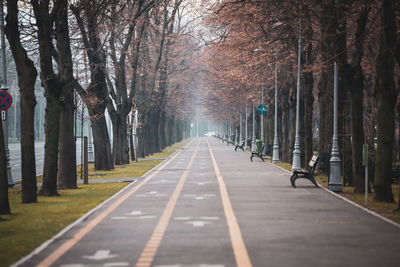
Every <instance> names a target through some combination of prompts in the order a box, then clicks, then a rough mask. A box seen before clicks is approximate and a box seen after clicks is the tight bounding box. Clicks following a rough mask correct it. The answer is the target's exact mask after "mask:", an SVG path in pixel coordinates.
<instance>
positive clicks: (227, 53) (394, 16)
mask: <svg viewBox="0 0 400 267" xmlns="http://www.w3.org/2000/svg"><path fill="white" fill-rule="evenodd" d="M399 11H400V3H399V2H398V1H393V0H383V1H366V0H365V1H364V0H359V1H341V0H329V1H314V0H307V1H253V0H245V1H233V0H232V1H231V0H226V1H219V2H218V3H217V4H215V5H214V6H213V7H212V10H211V14H210V15H209V17H208V20H207V23H208V26H209V29H210V32H211V34H213V36H214V37H215V38H214V39H213V40H212V42H211V43H210V45H209V46H208V47H207V49H206V50H205V61H206V62H207V64H208V66H209V72H208V73H207V74H206V77H207V78H208V79H209V80H210V81H211V82H209V83H208V90H207V92H206V95H207V99H208V101H207V105H208V111H209V112H210V113H211V114H213V116H214V117H215V118H217V120H218V121H220V122H225V121H230V123H231V124H234V125H238V117H239V116H238V115H237V114H238V112H239V111H241V112H243V111H244V106H245V103H246V102H247V103H248V104H250V106H251V103H255V104H260V102H261V93H262V92H261V87H262V86H266V89H267V90H266V103H267V104H268V106H269V107H270V108H269V110H270V111H272V112H270V114H269V115H268V116H267V118H266V119H267V121H266V123H265V124H264V125H265V127H266V131H264V132H265V133H266V135H265V140H266V143H273V141H272V138H273V134H272V131H273V110H274V108H273V98H274V78H275V77H274V73H275V67H276V66H277V75H278V88H279V89H278V90H279V92H278V97H279V103H278V105H279V113H278V114H279V137H280V147H281V153H282V156H281V159H282V160H283V161H290V160H291V154H292V149H293V144H294V134H295V133H294V128H295V127H294V123H295V119H294V118H295V109H296V106H295V105H296V79H297V65H298V64H297V48H298V38H299V36H301V37H302V45H301V63H302V64H301V100H300V103H301V107H300V136H301V151H302V163H304V162H308V161H309V160H310V158H311V156H312V153H313V151H314V150H315V149H317V150H319V151H325V152H328V151H329V148H330V145H331V142H332V141H331V140H332V133H333V80H334V79H333V63H334V62H337V64H338V66H339V95H340V100H339V113H340V114H339V139H340V147H341V151H342V159H343V158H344V157H347V158H351V160H350V161H349V162H350V167H349V168H348V169H349V170H350V171H349V173H345V175H346V176H347V182H348V183H349V184H352V185H354V186H355V191H356V192H360V193H361V192H363V191H364V169H363V167H362V145H363V143H369V144H370V147H371V148H372V147H373V139H374V137H375V135H376V138H377V149H376V152H375V158H376V160H375V179H374V184H373V187H374V194H375V199H376V200H377V201H385V202H392V201H393V200H394V198H393V193H392V190H391V184H392V177H393V175H392V163H393V161H394V160H395V159H396V157H397V155H394V153H393V151H394V148H395V120H396V118H397V119H398V118H399V111H400V105H399V104H398V100H397V99H398V96H399V93H400V83H399V81H400V80H399V79H398V78H399V74H400V72H399V68H400V57H399V55H400V35H399V33H400V31H399V29H400V12H399ZM250 118H251V117H250ZM247 119H249V118H247ZM397 123H398V122H397ZM350 178H351V179H350Z"/></svg>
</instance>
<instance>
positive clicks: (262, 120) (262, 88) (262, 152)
mask: <svg viewBox="0 0 400 267" xmlns="http://www.w3.org/2000/svg"><path fill="white" fill-rule="evenodd" d="M261 91H262V92H261V105H264V79H263V81H262V84H261ZM260 127H261V138H260V139H261V145H262V146H263V145H264V114H260ZM264 148H265V147H264ZM263 155H264V151H261V156H263Z"/></svg>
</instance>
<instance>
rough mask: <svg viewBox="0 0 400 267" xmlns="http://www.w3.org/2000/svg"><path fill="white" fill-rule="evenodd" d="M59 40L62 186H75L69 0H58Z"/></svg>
mask: <svg viewBox="0 0 400 267" xmlns="http://www.w3.org/2000/svg"><path fill="white" fill-rule="evenodd" d="M55 4H56V6H57V9H56V12H55V15H56V17H57V19H56V20H55V37H56V38H55V39H56V41H57V52H58V56H57V59H56V60H57V63H58V76H59V79H60V86H61V88H62V89H61V96H60V100H61V101H60V121H61V122H62V123H60V137H59V158H60V159H59V163H60V165H59V171H58V181H57V182H58V187H59V188H68V189H75V188H77V181H76V145H75V136H74V123H75V121H74V109H75V105H74V79H73V78H74V77H73V70H72V55H71V47H70V38H69V27H68V1H67V0H57V1H56V2H55Z"/></svg>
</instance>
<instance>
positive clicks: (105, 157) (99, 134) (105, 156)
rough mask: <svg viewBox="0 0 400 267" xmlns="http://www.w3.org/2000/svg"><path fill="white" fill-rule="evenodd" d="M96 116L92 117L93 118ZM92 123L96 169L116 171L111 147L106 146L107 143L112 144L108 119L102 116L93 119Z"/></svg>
mask: <svg viewBox="0 0 400 267" xmlns="http://www.w3.org/2000/svg"><path fill="white" fill-rule="evenodd" d="M94 116H95V115H93V116H92V115H91V117H94ZM90 122H91V124H92V130H93V144H94V157H95V159H96V161H95V164H94V168H95V169H96V170H111V169H114V164H113V160H112V156H111V148H110V146H109V145H104V144H105V143H108V144H109V143H110V139H109V136H108V131H107V124H106V119H105V118H104V116H101V117H99V118H97V119H91V120H90Z"/></svg>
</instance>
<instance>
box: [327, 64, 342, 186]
mask: <svg viewBox="0 0 400 267" xmlns="http://www.w3.org/2000/svg"><path fill="white" fill-rule="evenodd" d="M333 81H334V85H333V88H334V89H333V90H334V91H333V138H332V153H331V155H332V157H331V159H330V163H331V164H330V172H329V184H328V189H330V190H332V191H334V192H342V178H341V175H340V157H339V138H338V133H337V130H338V120H337V119H338V118H337V112H338V68H337V65H336V62H335V63H334V80H333Z"/></svg>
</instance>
